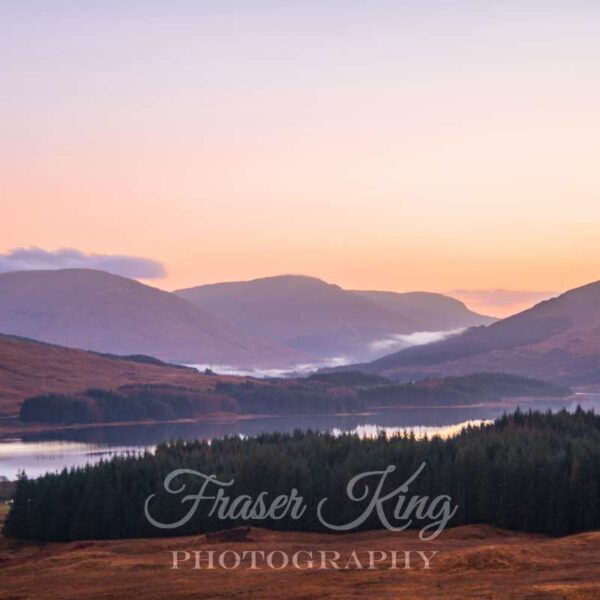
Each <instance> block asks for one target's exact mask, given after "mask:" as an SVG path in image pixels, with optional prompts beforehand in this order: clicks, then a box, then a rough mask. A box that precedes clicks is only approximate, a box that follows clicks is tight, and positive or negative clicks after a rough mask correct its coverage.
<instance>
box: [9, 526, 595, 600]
mask: <svg viewBox="0 0 600 600" xmlns="http://www.w3.org/2000/svg"><path fill="white" fill-rule="evenodd" d="M227 539H228V536H219V535H216V536H215V535H213V536H211V538H210V539H207V538H206V537H205V536H197V537H188V538H171V539H164V540H122V541H102V542H76V543H70V544H45V545H36V544H29V543H24V542H16V541H13V540H6V539H3V540H2V539H0V598H2V599H6V600H8V599H12V600H17V599H28V598H39V599H46V598H48V599H50V598H52V599H56V598H61V599H62V598H64V599H71V598H73V599H74V598H77V599H82V598H83V599H94V600H96V599H105V600H108V599H114V600H128V599H130V598H131V599H134V598H136V599H137V598H144V599H157V600H158V599H160V600H163V599H173V598H175V599H177V598H181V599H183V598H185V599H189V600H192V599H194V600H198V599H200V598H211V599H213V598H256V599H261V600H262V599H279V598H281V599H283V598H295V599H304V600H309V599H313V598H390V599H392V598H394V599H401V600H404V599H406V600H409V599H410V600H413V599H415V600H421V599H423V600H429V599H433V600H436V599H439V600H442V599H444V600H468V599H477V600H489V599H490V598H491V599H493V600H508V599H510V600H520V599H527V600H563V598H567V599H568V600H597V599H598V598H600V533H587V534H581V535H576V536H571V537H567V538H562V539H549V538H545V537H538V536H531V535H524V534H515V533H507V532H503V531H499V530H494V529H492V528H489V527H485V526H476V527H475V526H472V527H460V528H456V529H452V530H449V531H447V532H445V533H444V534H442V536H441V537H440V539H438V540H436V541H434V542H428V543H423V542H419V541H418V540H417V538H416V534H415V533H414V532H409V533H399V534H397V533H389V532H380V531H379V532H366V533H355V534H350V535H345V536H339V535H329V534H326V535H323V534H306V533H276V532H270V531H266V530H257V529H252V530H251V532H250V535H249V539H247V540H245V541H231V540H230V541H225V540H227ZM207 549H211V550H217V551H223V550H231V549H234V550H237V551H238V552H241V551H244V550H264V551H266V552H270V551H273V550H281V551H284V552H287V553H289V554H293V553H294V552H296V551H298V550H312V551H313V552H315V551H317V550H337V551H340V552H341V553H342V555H343V556H349V555H350V553H351V552H352V550H356V551H357V553H358V555H359V557H360V559H361V560H364V562H365V564H366V562H367V561H366V552H367V551H368V550H377V551H388V552H389V551H392V550H399V551H401V550H437V551H439V554H438V555H437V556H436V557H434V558H433V560H432V569H431V570H429V571H425V570H421V569H419V570H417V569H415V570H411V571H406V570H389V569H388V568H386V567H388V566H389V564H390V563H389V561H386V562H382V563H380V564H379V568H378V569H377V570H373V571H369V570H343V571H337V572H336V571H333V570H328V571H322V570H317V569H313V570H304V571H298V570H296V569H294V568H292V567H289V568H286V569H284V570H281V571H273V570H270V569H268V568H267V567H265V566H260V565H259V568H258V569H257V570H249V569H248V568H240V569H238V570H228V571H225V570H223V569H220V568H218V569H216V570H213V571H207V570H201V571H195V570H192V569H191V568H183V567H182V568H181V569H180V570H171V569H170V567H171V560H172V559H171V553H170V551H171V550H188V551H192V550H207ZM242 565H245V566H246V567H248V566H249V561H245V562H244V563H242Z"/></svg>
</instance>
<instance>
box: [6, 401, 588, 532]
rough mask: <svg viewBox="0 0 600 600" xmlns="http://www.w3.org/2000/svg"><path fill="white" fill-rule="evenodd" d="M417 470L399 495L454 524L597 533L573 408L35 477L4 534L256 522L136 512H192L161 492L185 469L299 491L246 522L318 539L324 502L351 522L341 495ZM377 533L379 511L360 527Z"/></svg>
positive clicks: (295, 438)
mask: <svg viewBox="0 0 600 600" xmlns="http://www.w3.org/2000/svg"><path fill="white" fill-rule="evenodd" d="M423 464H424V465H425V466H424V467H423V470H422V473H421V474H420V475H419V477H418V478H417V479H416V480H415V481H414V482H413V483H411V485H410V490H409V492H408V493H407V496H410V497H412V496H415V495H418V496H420V497H428V498H433V497H435V496H438V495H445V496H448V497H449V498H451V500H452V503H453V504H455V505H456V506H457V507H458V509H457V512H456V514H455V515H454V516H453V517H452V519H451V521H450V525H451V526H456V525H463V524H470V523H487V524H490V525H493V526H497V527H502V528H508V529H513V530H522V531H528V532H537V533H545V534H550V535H565V534H570V533H575V532H581V531H586V530H595V529H600V416H596V415H595V414H594V413H593V412H585V411H583V410H581V409H578V410H577V411H576V412H575V413H569V412H567V411H562V412H560V413H554V414H553V413H550V412H548V413H540V412H528V413H522V412H520V411H517V412H515V413H514V414H511V415H505V416H504V417H502V418H500V419H498V420H496V421H495V422H494V423H493V424H491V425H486V426H482V427H471V428H468V429H466V430H464V431H463V432H462V433H460V434H459V435H457V436H456V437H453V438H449V439H447V440H443V439H440V438H438V437H434V438H431V439H415V437H414V436H411V435H401V436H395V437H391V438H386V437H385V436H384V435H380V436H379V437H376V438H374V439H361V438H359V437H357V436H356V435H340V436H334V435H331V434H324V433H316V432H304V433H302V432H299V431H298V432H295V433H293V434H268V435H260V436H257V437H251V438H240V437H229V438H224V439H216V440H212V441H211V442H208V441H193V442H175V443H171V444H161V445H159V446H158V447H157V449H156V452H155V453H154V454H150V453H146V454H145V455H143V456H129V457H116V458H113V459H112V460H110V461H105V462H102V463H99V464H97V465H94V466H87V467H85V468H77V469H72V470H66V469H65V470H63V471H62V472H61V473H54V474H46V475H44V476H43V477H40V478H39V479H35V480H30V479H27V477H26V476H22V477H20V479H19V481H18V483H17V488H16V492H15V497H14V504H13V506H12V510H11V512H10V513H9V515H8V517H7V520H6V523H5V528H4V534H5V535H6V536H9V537H14V538H25V539H32V540H39V541H45V542H46V541H68V540H80V539H101V538H131V537H154V536H165V535H170V536H172V535H192V534H199V533H203V532H208V531H212V530H217V529H224V528H227V527H232V526H236V525H240V524H251V523H252V521H246V520H240V519H218V518H215V516H209V514H208V511H207V510H198V511H197V513H196V514H195V515H194V517H193V518H192V519H191V520H190V521H189V522H188V523H187V524H186V525H184V526H182V527H180V528H177V529H174V530H162V529H158V528H156V527H154V526H153V525H151V524H150V523H149V522H148V520H147V519H146V518H145V515H144V506H145V502H146V500H147V499H148V497H149V496H151V495H152V494H156V496H155V497H154V498H153V499H152V503H151V508H152V516H153V518H154V519H156V520H157V521H159V522H162V523H173V522H175V521H177V520H178V519H180V518H181V517H182V515H185V514H186V513H187V512H188V509H189V506H183V505H182V504H181V498H182V495H183V494H181V493H176V494H167V493H166V492H165V491H164V487H163V485H164V479H165V477H166V476H167V475H168V474H169V473H170V472H172V471H173V470H174V469H181V468H187V469H194V470H197V471H201V472H202V473H205V474H207V475H209V474H214V475H216V476H217V478H218V479H220V480H222V481H227V480H230V479H233V480H234V484H233V485H232V486H231V487H228V488H227V495H228V496H229V497H232V498H233V497H236V496H238V495H242V494H248V495H250V496H251V497H253V498H256V497H257V496H258V495H259V494H260V493H261V492H266V494H267V497H268V498H270V499H273V498H274V497H275V496H277V495H278V494H288V493H289V492H290V490H292V489H293V488H296V489H297V490H298V493H299V494H300V495H301V496H302V497H303V499H304V501H305V503H306V505H307V506H308V509H307V510H306V512H305V513H304V515H303V516H302V518H300V519H292V518H291V517H289V516H284V517H283V518H280V519H268V520H266V521H264V520H260V521H258V522H255V523H253V524H255V525H258V526H262V527H269V528H273V529H280V530H301V531H323V530H324V527H323V525H322V524H321V522H320V521H319V520H317V516H316V510H315V507H316V506H317V505H318V503H319V501H320V500H322V499H324V498H327V499H328V500H327V503H326V506H325V511H324V514H325V517H326V518H327V519H328V520H329V521H330V522H334V523H339V524H341V523H348V522H350V521H352V520H353V519H355V518H356V517H357V515H360V514H361V513H362V512H363V511H364V508H365V506H364V502H353V501H351V500H350V499H349V498H348V496H347V494H346V485H347V483H348V481H349V480H350V479H351V478H352V477H354V476H356V475H358V474H360V473H364V472H368V471H381V470H384V469H386V468H387V467H388V466H390V465H392V466H393V467H394V469H395V470H394V472H391V473H390V474H389V477H388V478H387V479H386V480H385V486H384V487H383V488H382V491H383V493H387V492H388V491H390V490H394V489H396V488H397V487H398V486H399V485H401V484H402V483H403V482H404V481H405V480H406V479H407V478H408V477H410V476H411V475H412V474H414V473H415V472H416V471H418V470H419V468H421V466H422V465H423ZM182 484H185V486H186V487H185V494H194V493H197V492H198V490H199V486H200V485H201V480H199V479H198V478H196V477H194V476H192V475H181V476H179V478H178V479H177V480H176V482H175V484H174V488H179V487H180V486H181V485H182ZM361 490H362V488H361V487H360V486H359V488H358V492H360V491H361ZM180 491H181V492H183V488H182V489H181V490H180ZM358 496H360V493H358ZM188 504H189V503H188ZM393 508H394V504H390V505H386V506H385V507H384V512H385V514H386V516H387V517H388V518H389V519H390V521H391V522H393V521H394V516H393V514H391V513H392V511H393ZM422 524H423V522H422V521H421V522H419V524H418V526H419V527H421V525H422ZM412 525H413V526H414V525H416V522H415V523H413V524H412ZM381 527H382V524H381V521H380V518H379V516H378V515H377V514H376V512H373V513H372V514H371V515H370V516H369V517H368V518H367V519H366V520H365V521H364V522H363V523H361V525H360V529H376V528H381Z"/></svg>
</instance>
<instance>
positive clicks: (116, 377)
mask: <svg viewBox="0 0 600 600" xmlns="http://www.w3.org/2000/svg"><path fill="white" fill-rule="evenodd" d="M218 379H223V378H218V377H211V376H206V375H200V374H199V373H198V372H197V371H196V370H194V369H186V368H179V367H173V366H160V365H154V364H147V363H143V362H138V361H131V360H126V359H123V358H116V357H113V358H111V357H106V356H101V355H99V354H95V353H93V352H85V351H83V350H75V349H71V348H64V347H61V346H55V345H51V344H46V343H41V342H36V341H33V340H27V339H21V338H16V337H11V336H6V335H1V334H0V416H16V415H17V414H18V412H19V407H20V405H21V403H22V402H23V400H24V399H25V398H27V397H29V396H33V395H36V394H42V393H46V394H48V393H73V392H79V391H81V390H85V389H87V388H105V389H114V388H116V387H119V386H122V385H126V384H132V383H162V384H176V385H184V386H189V387H194V388H200V389H209V388H213V387H214V385H215V383H216V381H217V380H218Z"/></svg>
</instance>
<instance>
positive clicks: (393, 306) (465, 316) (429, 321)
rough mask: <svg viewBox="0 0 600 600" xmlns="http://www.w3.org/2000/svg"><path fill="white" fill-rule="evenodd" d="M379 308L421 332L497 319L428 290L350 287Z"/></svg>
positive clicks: (487, 322)
mask: <svg viewBox="0 0 600 600" xmlns="http://www.w3.org/2000/svg"><path fill="white" fill-rule="evenodd" d="M354 293H355V294H359V295H360V296H363V297H364V298H368V299H369V300H371V301H373V302H375V303H376V304H379V306H382V307H383V308H385V309H387V310H389V311H392V312H394V313H397V314H399V315H402V316H404V317H406V318H408V319H410V320H411V321H413V322H414V323H416V324H417V326H418V327H419V329H420V330H421V331H447V330H451V329H462V328H466V327H473V326H475V325H489V324H490V323H493V322H494V321H496V320H497V319H496V318H494V317H488V316H486V315H480V314H478V313H476V312H473V311H472V310H469V309H468V308H467V306H466V305H465V303H464V302H461V301H460V300H457V299H456V298H451V297H450V296H445V295H444V294H434V293H431V292H405V293H398V292H378V291H364V290H354Z"/></svg>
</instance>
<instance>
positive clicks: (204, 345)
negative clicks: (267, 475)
mask: <svg viewBox="0 0 600 600" xmlns="http://www.w3.org/2000/svg"><path fill="white" fill-rule="evenodd" d="M0 332H2V333H7V334H13V335H19V336H24V337H28V338H34V339H38V340H42V341H45V342H51V343H55V344H60V345H63V346H69V347H75V348H82V349H86V350H95V351H99V352H111V353H115V354H149V355H151V356H156V357H158V358H161V359H164V360H170V361H173V362H186V363H221V364H230V365H235V366H246V367H251V366H259V365H265V366H267V365H268V366H273V365H282V366H283V365H291V364H295V363H297V362H301V361H303V360H306V357H305V356H302V355H300V354H299V353H297V352H295V351H294V350H292V349H288V348H283V347H281V346H278V345H277V344H274V343H272V342H268V341H265V340H260V339H258V338H254V337H252V336H250V335H248V334H245V333H242V332H240V331H236V330H235V329H234V328H233V327H231V326H230V325H228V324H226V323H222V322H220V321H219V320H218V319H217V318H215V317H213V316H212V315H208V314H206V313H205V312H203V311H201V310H199V309H198V308H196V307H195V306H193V305H191V304H190V303H189V302H186V301H185V300H183V299H182V298H179V297H177V296H175V295H174V294H171V293H169V292H164V291H162V290H158V289H156V288H152V287H149V286H147V285H143V284H141V283H139V282H137V281H133V280H131V279H127V278H125V277H120V276H118V275H111V274H109V273H106V272H103V271H96V270H91V269H63V270H57V271H19V272H12V273H4V274H2V275H0Z"/></svg>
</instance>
